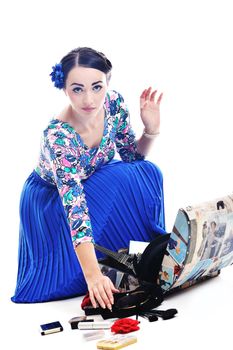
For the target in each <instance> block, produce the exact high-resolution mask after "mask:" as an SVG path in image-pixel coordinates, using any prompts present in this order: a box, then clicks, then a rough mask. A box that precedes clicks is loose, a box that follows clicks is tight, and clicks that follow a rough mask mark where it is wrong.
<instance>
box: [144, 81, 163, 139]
mask: <svg viewBox="0 0 233 350" xmlns="http://www.w3.org/2000/svg"><path fill="white" fill-rule="evenodd" d="M156 94H157V90H154V91H152V88H151V87H149V88H148V89H145V90H144V91H143V92H142V94H141V96H140V111H141V119H142V122H143V124H144V127H145V132H146V133H148V134H152V135H153V134H156V133H158V132H159V128H160V102H161V100H162V97H163V94H162V93H161V94H160V95H159V97H158V98H156Z"/></svg>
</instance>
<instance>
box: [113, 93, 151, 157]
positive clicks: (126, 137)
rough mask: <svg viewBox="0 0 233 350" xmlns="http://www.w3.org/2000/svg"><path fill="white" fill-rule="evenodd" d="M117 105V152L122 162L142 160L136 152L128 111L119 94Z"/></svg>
mask: <svg viewBox="0 0 233 350" xmlns="http://www.w3.org/2000/svg"><path fill="white" fill-rule="evenodd" d="M117 105H118V106H119V112H118V114H119V122H118V125H117V129H116V136H115V143H116V148H117V152H118V153H119V155H120V157H121V159H122V160H123V161H124V162H132V161H134V160H141V159H144V158H145V157H144V156H143V155H141V154H140V153H138V151H137V142H136V138H135V133H134V131H133V129H132V127H131V124H130V115H129V111H128V108H127V106H126V105H125V103H124V99H123V97H122V96H121V95H120V94H118V100H117Z"/></svg>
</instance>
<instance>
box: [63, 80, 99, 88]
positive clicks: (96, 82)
mask: <svg viewBox="0 0 233 350" xmlns="http://www.w3.org/2000/svg"><path fill="white" fill-rule="evenodd" d="M99 83H103V82H102V80H98V81H95V82H94V83H92V84H91V85H92V86H93V85H96V84H99ZM72 85H78V86H81V87H84V85H83V84H79V83H72V84H70V86H72Z"/></svg>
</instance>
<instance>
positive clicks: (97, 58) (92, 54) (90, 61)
mask: <svg viewBox="0 0 233 350" xmlns="http://www.w3.org/2000/svg"><path fill="white" fill-rule="evenodd" d="M60 63H61V65H62V71H63V74H64V85H65V83H66V79H67V76H68V74H69V72H70V71H71V69H73V68H74V67H75V66H81V67H86V68H95V69H98V70H100V71H101V72H103V73H105V74H106V75H107V81H109V80H110V78H111V70H112V64H111V62H110V61H109V60H108V59H107V57H106V56H105V55H104V54H103V53H102V52H99V51H96V50H94V49H91V48H90V47H78V48H77V49H74V50H72V51H70V52H69V53H68V54H67V55H66V56H64V57H63V58H62V59H61V62H60Z"/></svg>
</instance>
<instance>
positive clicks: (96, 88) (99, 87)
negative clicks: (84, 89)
mask: <svg viewBox="0 0 233 350" xmlns="http://www.w3.org/2000/svg"><path fill="white" fill-rule="evenodd" d="M101 89H102V86H101V85H95V86H93V90H94V91H100V90H101Z"/></svg>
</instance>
